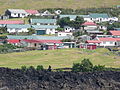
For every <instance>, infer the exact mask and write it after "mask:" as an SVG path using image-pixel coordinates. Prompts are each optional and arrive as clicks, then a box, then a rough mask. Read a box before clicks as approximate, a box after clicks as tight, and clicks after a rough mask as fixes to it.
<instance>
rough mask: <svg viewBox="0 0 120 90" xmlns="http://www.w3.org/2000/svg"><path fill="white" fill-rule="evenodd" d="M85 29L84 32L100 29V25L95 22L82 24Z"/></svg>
mask: <svg viewBox="0 0 120 90" xmlns="http://www.w3.org/2000/svg"><path fill="white" fill-rule="evenodd" d="M82 25H83V27H84V30H95V29H98V25H97V24H96V23H94V22H85V23H83V24H82Z"/></svg>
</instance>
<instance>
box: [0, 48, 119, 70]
mask: <svg viewBox="0 0 120 90" xmlns="http://www.w3.org/2000/svg"><path fill="white" fill-rule="evenodd" d="M84 58H89V59H90V60H91V61H92V63H93V64H94V65H98V64H101V65H105V66H107V67H120V57H119V56H116V55H114V54H112V53H111V52H109V51H108V50H107V49H97V50H93V51H91V50H83V49H61V50H46V51H27V52H19V53H8V54H0V67H10V68H20V67H21V66H23V65H26V66H31V65H32V66H35V67H36V66H37V65H43V66H44V67H45V68H47V67H48V66H49V65H51V66H52V68H65V67H72V64H73V63H76V62H80V61H81V60H83V59H84Z"/></svg>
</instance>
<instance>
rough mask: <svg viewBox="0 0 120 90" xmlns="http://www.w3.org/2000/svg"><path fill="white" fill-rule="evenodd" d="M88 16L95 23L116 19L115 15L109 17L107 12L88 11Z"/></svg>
mask: <svg viewBox="0 0 120 90" xmlns="http://www.w3.org/2000/svg"><path fill="white" fill-rule="evenodd" d="M89 17H90V18H91V20H92V21H94V22H96V23H101V22H107V21H118V18H117V17H111V16H110V15H108V14H107V13H90V14H89Z"/></svg>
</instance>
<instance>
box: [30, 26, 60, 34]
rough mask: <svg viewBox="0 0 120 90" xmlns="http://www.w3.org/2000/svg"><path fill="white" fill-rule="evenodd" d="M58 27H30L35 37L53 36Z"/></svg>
mask: <svg viewBox="0 0 120 90" xmlns="http://www.w3.org/2000/svg"><path fill="white" fill-rule="evenodd" d="M58 27H59V26H58V25H32V28H34V29H35V30H36V33H37V35H44V34H55V32H56V29H57V28H58Z"/></svg>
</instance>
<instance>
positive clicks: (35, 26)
mask: <svg viewBox="0 0 120 90" xmlns="http://www.w3.org/2000/svg"><path fill="white" fill-rule="evenodd" d="M32 27H33V28H34V29H56V28H58V27H59V26H58V25H32Z"/></svg>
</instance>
